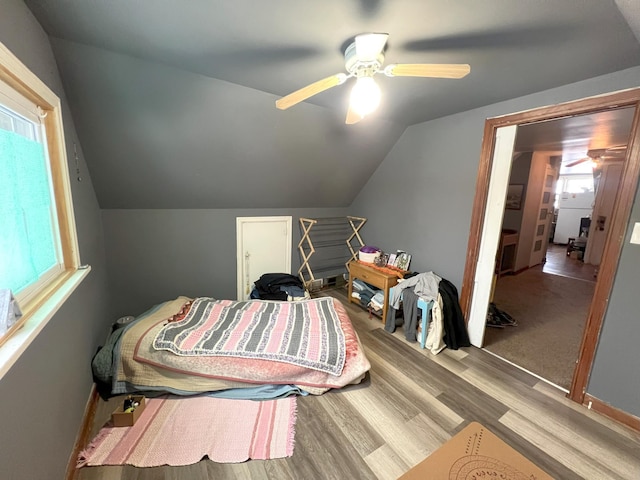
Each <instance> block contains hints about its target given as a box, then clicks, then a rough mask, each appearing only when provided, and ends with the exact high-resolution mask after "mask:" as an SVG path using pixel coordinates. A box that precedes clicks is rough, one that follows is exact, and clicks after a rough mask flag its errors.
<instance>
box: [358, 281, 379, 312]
mask: <svg viewBox="0 0 640 480" xmlns="http://www.w3.org/2000/svg"><path fill="white" fill-rule="evenodd" d="M351 296H353V297H354V298H357V299H358V300H359V301H360V305H362V306H363V307H365V308H371V309H372V310H373V311H374V312H375V313H377V314H379V315H382V308H383V307H384V292H383V291H382V290H380V289H377V288H376V287H374V286H373V285H369V284H368V283H367V282H363V281H362V280H360V279H358V278H356V279H354V280H353V292H352V293H351Z"/></svg>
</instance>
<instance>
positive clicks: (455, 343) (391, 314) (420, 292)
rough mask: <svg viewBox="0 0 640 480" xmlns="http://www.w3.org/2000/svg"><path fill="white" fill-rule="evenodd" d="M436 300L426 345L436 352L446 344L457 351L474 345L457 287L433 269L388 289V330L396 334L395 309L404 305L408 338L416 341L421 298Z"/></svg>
mask: <svg viewBox="0 0 640 480" xmlns="http://www.w3.org/2000/svg"><path fill="white" fill-rule="evenodd" d="M419 298H422V299H423V300H425V301H426V302H433V303H432V308H431V321H430V322H429V325H428V329H427V340H426V343H425V348H428V349H429V350H430V351H431V353H434V354H437V353H439V352H440V351H442V350H443V349H444V348H445V347H448V348H450V349H452V350H457V349H458V348H460V347H468V346H470V345H471V342H470V341H469V334H468V333H467V326H466V323H465V321H464V316H463V315H462V309H461V308H460V303H459V300H458V290H457V289H456V287H455V285H454V284H453V283H451V282H450V281H448V280H446V279H444V278H441V277H439V276H438V275H436V274H435V273H433V272H427V273H412V274H409V275H405V278H404V280H402V281H400V282H399V283H398V284H397V285H396V286H395V287H393V288H392V289H391V290H390V292H389V311H388V313H387V322H386V324H385V327H384V328H385V330H386V331H388V332H391V333H393V332H394V331H395V329H396V327H398V326H400V325H402V323H400V325H398V324H397V322H398V319H397V317H396V311H397V310H398V309H399V308H400V306H401V305H402V311H403V316H402V318H401V319H400V321H401V322H403V323H404V332H405V338H406V339H407V341H409V342H415V341H416V332H417V326H418V307H417V302H418V299H419Z"/></svg>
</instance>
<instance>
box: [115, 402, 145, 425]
mask: <svg viewBox="0 0 640 480" xmlns="http://www.w3.org/2000/svg"><path fill="white" fill-rule="evenodd" d="M131 398H133V400H134V401H136V402H138V403H139V404H140V405H138V406H137V407H136V409H135V410H134V411H133V412H128V413H125V411H124V409H123V405H124V400H123V401H121V402H120V406H119V407H118V408H116V410H115V411H114V412H113V413H112V414H111V421H112V422H113V426H114V427H131V426H132V425H133V424H134V423H136V421H137V420H138V418H140V415H141V414H142V412H143V411H144V405H145V399H144V395H131Z"/></svg>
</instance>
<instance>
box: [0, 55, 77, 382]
mask: <svg viewBox="0 0 640 480" xmlns="http://www.w3.org/2000/svg"><path fill="white" fill-rule="evenodd" d="M0 172H1V174H0V219H1V221H0V223H1V226H0V294H1V298H2V299H3V301H2V302H0V307H2V308H0V309H1V310H3V311H0V377H1V376H2V375H3V374H4V373H5V372H6V370H8V368H9V367H10V365H11V364H13V362H14V361H15V359H16V358H17V357H18V356H19V355H20V354H21V353H22V351H24V349H26V346H27V345H28V344H29V343H30V342H31V341H32V340H33V338H35V336H36V335H37V334H38V332H39V331H40V330H41V329H42V328H43V327H44V325H45V324H46V323H47V322H48V321H49V319H50V318H51V317H52V316H53V314H54V313H55V311H56V310H57V309H58V308H59V307H60V305H61V304H62V303H63V302H64V300H65V299H66V298H67V296H68V295H69V294H70V293H71V291H73V289H74V288H75V287H76V286H77V284H78V283H79V282H80V280H81V279H82V277H84V275H86V273H87V270H83V271H79V269H78V267H79V264H80V260H79V255H78V245H77V238H76V230H75V222H74V216H73V208H72V203H71V190H70V185H69V174H68V167H67V159H66V152H65V144H64V135H63V129H62V116H61V114H60V100H59V99H58V97H57V96H56V95H55V94H54V93H53V92H52V91H51V90H50V89H49V88H48V87H47V86H46V85H45V84H44V83H43V82H42V81H40V80H39V79H38V78H37V77H36V76H35V75H34V74H33V73H32V72H31V71H30V70H28V69H27V68H26V67H25V66H24V65H23V64H22V63H21V62H20V61H19V60H18V59H17V58H16V57H15V56H14V55H13V54H12V53H11V52H10V51H9V50H7V49H6V47H4V45H2V44H1V43H0ZM7 290H8V291H9V292H10V296H11V297H13V298H14V299H15V303H16V304H17V305H18V306H19V308H20V310H21V313H22V315H20V314H19V313H18V314H17V315H13V319H12V321H11V322H8V321H7V318H9V317H11V315H8V314H7V311H6V310H7V298H8V295H7ZM11 308H13V306H11ZM16 319H17V321H16V322H15V323H14V324H12V325H9V324H8V323H13V321H14V320H16Z"/></svg>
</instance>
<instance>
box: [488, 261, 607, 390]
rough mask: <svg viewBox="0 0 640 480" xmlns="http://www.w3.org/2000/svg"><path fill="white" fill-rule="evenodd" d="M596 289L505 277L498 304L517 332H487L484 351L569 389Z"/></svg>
mask: <svg viewBox="0 0 640 480" xmlns="http://www.w3.org/2000/svg"><path fill="white" fill-rule="evenodd" d="M594 288H595V283H593V282H587V281H584V280H576V279H572V278H567V277H561V276H559V275H552V274H548V273H543V272H542V269H541V267H536V268H532V269H529V270H526V271H524V272H522V273H520V274H518V275H509V276H504V277H501V278H500V279H499V280H498V283H497V285H496V290H495V294H494V298H493V302H494V303H495V304H496V306H497V307H498V308H499V309H501V310H504V311H505V312H507V313H508V314H509V315H511V316H512V317H513V318H514V319H515V320H516V321H517V322H518V326H515V327H512V326H505V327H504V328H502V329H498V328H490V327H487V328H486V330H485V338H484V347H485V348H486V349H487V350H488V351H490V352H492V353H495V354H496V355H499V356H501V357H503V358H506V359H507V360H509V361H511V362H513V363H515V364H516V365H519V366H521V367H523V368H526V369H527V370H529V371H531V372H533V373H535V374H537V375H540V376H541V377H543V378H545V379H547V380H549V381H551V382H553V383H555V384H556V385H560V386H561V387H564V388H566V389H568V388H569V386H570V384H571V379H572V377H573V371H574V368H575V361H576V360H577V358H578V354H579V349H580V344H581V342H582V334H583V331H584V326H585V324H586V320H587V314H588V312H589V306H590V304H591V298H592V297H593V291H594Z"/></svg>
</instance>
